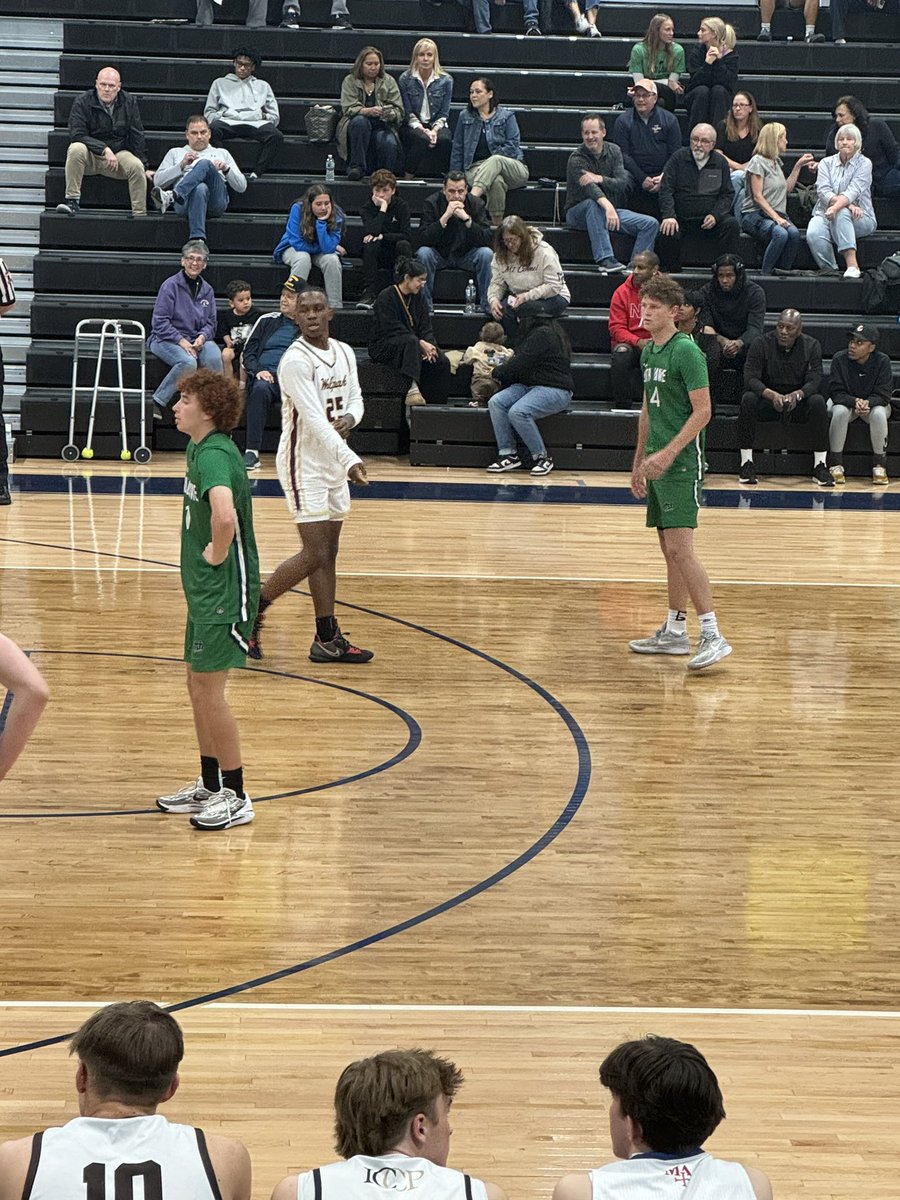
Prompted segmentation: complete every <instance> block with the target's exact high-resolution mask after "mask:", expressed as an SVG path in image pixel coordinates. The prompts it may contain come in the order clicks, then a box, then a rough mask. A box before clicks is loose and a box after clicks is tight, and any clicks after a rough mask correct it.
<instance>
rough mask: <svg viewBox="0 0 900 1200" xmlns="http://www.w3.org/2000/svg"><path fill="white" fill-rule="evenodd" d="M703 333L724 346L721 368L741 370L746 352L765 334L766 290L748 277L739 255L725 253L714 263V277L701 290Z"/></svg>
mask: <svg viewBox="0 0 900 1200" xmlns="http://www.w3.org/2000/svg"><path fill="white" fill-rule="evenodd" d="M702 291H703V301H704V303H703V309H704V314H705V316H704V322H705V323H704V325H703V332H704V333H712V334H714V335H715V338H716V341H717V342H718V343H719V345H720V346H721V348H722V367H723V369H725V370H727V369H729V368H730V369H732V370H735V371H742V370H743V368H744V363H745V362H746V359H747V351H748V350H749V349H750V347H751V346H752V345H753V343H754V342H755V341H756V340H757V338H761V337H762V335H763V330H764V328H765V324H766V293H765V292H764V291H763V290H762V288H761V287H760V286H759V284H758V283H754V282H753V280H752V279H747V277H746V274H745V272H744V264H743V263H742V262H741V260H740V259H739V258H738V256H737V255H736V254H723V255H721V256H720V257H719V258H717V259H716V261H715V263H714V264H713V270H712V279H711V280H710V282H709V283H708V284H707V285H706V287H704V288H703V289H702Z"/></svg>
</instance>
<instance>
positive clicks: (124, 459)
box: [119, 450, 131, 462]
mask: <svg viewBox="0 0 900 1200" xmlns="http://www.w3.org/2000/svg"><path fill="white" fill-rule="evenodd" d="M119 458H121V460H122V462H128V460H129V459H130V458H131V451H130V450H123V451H122V452H121V453H120V454H119Z"/></svg>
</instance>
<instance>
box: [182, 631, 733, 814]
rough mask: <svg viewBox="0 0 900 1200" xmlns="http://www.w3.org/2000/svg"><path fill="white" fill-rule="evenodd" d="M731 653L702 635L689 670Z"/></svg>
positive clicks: (720, 639) (723, 644) (717, 637)
mask: <svg viewBox="0 0 900 1200" xmlns="http://www.w3.org/2000/svg"><path fill="white" fill-rule="evenodd" d="M730 653H731V647H730V646H729V645H728V643H727V642H726V641H725V639H724V638H723V637H722V635H721V633H714V634H702V633H701V635H700V641H699V642H698V644H697V653H696V654H695V655H694V657H693V658H692V659H691V661H690V662H689V663H688V670H689V671H702V670H703V668H704V667H711V666H712V665H713V663H717V662H721V661H722V659H723V658H727V657H728V655H729V654H730ZM191 820H192V821H193V820H194V818H193V817H192V818H191Z"/></svg>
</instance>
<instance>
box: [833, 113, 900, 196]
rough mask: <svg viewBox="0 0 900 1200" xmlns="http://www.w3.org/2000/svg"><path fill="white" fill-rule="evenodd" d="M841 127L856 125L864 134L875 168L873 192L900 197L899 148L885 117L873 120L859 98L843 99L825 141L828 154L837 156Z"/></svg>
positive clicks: (873, 172) (864, 142)
mask: <svg viewBox="0 0 900 1200" xmlns="http://www.w3.org/2000/svg"><path fill="white" fill-rule="evenodd" d="M842 125H855V126H856V128H857V129H858V130H859V132H860V133H861V134H862V152H863V154H864V155H865V156H866V158H867V159H868V160H869V162H870V163H871V164H872V192H873V194H874V195H876V196H900V146H898V145H897V139H896V138H895V137H894V135H893V133H892V132H891V127H890V125H888V123H887V121H885V120H884V118H883V117H870V116H869V110H868V109H867V108H866V106H865V105H864V104H863V102H862V101H861V100H857V98H856V96H841V98H840V100H838V102H837V104H836V105H835V106H834V124H833V125H832V126H831V128H830V129H829V130H828V133H827V135H826V137H825V153H826V154H834V153H835V151H836V147H835V144H834V139H835V136H836V134H837V131H838V130H839V129H840V128H841V126H842Z"/></svg>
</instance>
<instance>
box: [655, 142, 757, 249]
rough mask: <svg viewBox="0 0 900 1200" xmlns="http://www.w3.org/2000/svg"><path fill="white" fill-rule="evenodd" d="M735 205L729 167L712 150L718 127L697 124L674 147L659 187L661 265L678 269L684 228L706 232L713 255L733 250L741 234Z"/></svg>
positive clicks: (685, 231)
mask: <svg viewBox="0 0 900 1200" xmlns="http://www.w3.org/2000/svg"><path fill="white" fill-rule="evenodd" d="M733 205H734V189H733V188H732V186H731V169H730V167H729V166H728V161H727V159H726V158H725V156H724V155H723V154H720V153H719V151H718V150H716V131H715V129H713V127H712V125H705V124H700V125H695V126H694V128H693V129H692V130H691V144H690V146H689V147H688V146H683V147H682V148H681V149H680V150H676V151H675V153H674V154H673V155H672V157H671V158H670V159H669V161H668V162H667V163H666V169H665V170H664V171H663V177H662V183H661V184H660V187H659V211H660V215H661V217H662V221H661V223H660V229H659V239H658V241H657V251H658V253H659V258H660V265H661V267H662V269H663V271H665V272H667V273H671V272H673V271H680V270H681V239H682V238H683V237H684V235H685V234H686V233H694V232H697V233H700V234H702V236H703V237H705V238H708V239H709V240H710V242H711V243H712V247H711V249H710V257H711V258H716V257H717V256H718V255H720V254H733V253H734V252H735V251H736V250H737V247H738V239H739V238H740V226H739V225H738V223H737V219H736V218H735V217H734V216H733V215H732V211H731V210H732V207H733Z"/></svg>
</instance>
